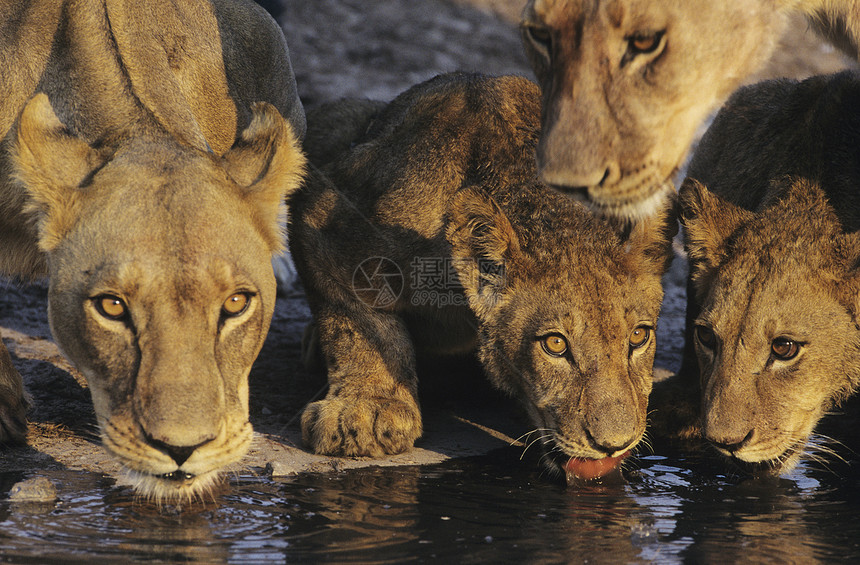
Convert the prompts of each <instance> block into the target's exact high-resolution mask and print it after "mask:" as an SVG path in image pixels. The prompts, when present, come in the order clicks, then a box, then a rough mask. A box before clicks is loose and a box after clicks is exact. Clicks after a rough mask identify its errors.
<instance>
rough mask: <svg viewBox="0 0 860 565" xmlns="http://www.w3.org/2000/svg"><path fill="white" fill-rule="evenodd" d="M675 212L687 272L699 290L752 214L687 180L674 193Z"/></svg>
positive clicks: (691, 180) (700, 185)
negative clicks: (682, 236) (682, 234)
mask: <svg viewBox="0 0 860 565" xmlns="http://www.w3.org/2000/svg"><path fill="white" fill-rule="evenodd" d="M678 210H679V213H680V219H681V224H682V225H683V226H684V230H685V239H686V245H687V253H688V255H689V258H690V272H691V274H692V276H693V281H694V282H695V283H696V285H697V286H698V287H699V288H702V287H704V286H707V283H706V282H705V280H706V279H708V278H710V276H711V274H712V273H713V272H714V271H715V270H716V268H717V267H718V266H719V265H720V264H722V262H723V261H724V260H725V258H726V249H725V244H726V242H727V241H728V239H729V238H730V237H731V235H732V234H733V233H735V231H737V229H738V228H739V227H740V226H741V225H743V224H745V223H747V222H749V221H750V220H752V218H753V217H754V214H753V213H752V212H750V211H748V210H744V209H743V208H740V207H739V206H735V205H734V204H732V203H731V202H729V201H727V200H724V199H722V198H720V197H719V196H717V195H716V194H713V193H712V192H710V191H709V190H708V189H707V188H705V186H704V185H703V184H701V183H700V182H699V181H697V180H693V179H690V178H687V179H685V180H684V183H683V184H682V185H681V188H680V190H679V191H678Z"/></svg>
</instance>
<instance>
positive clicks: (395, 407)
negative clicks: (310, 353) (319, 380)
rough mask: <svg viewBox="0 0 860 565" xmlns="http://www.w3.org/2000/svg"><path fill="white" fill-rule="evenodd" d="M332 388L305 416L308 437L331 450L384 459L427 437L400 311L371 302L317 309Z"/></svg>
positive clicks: (317, 448) (319, 447)
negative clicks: (376, 307) (397, 312)
mask: <svg viewBox="0 0 860 565" xmlns="http://www.w3.org/2000/svg"><path fill="white" fill-rule="evenodd" d="M316 322H317V331H318V332H319V334H318V336H319V344H320V347H321V349H322V353H323V357H324V358H325V361H326V366H327V368H328V379H329V392H328V395H326V397H325V399H323V400H320V401H317V402H313V403H311V404H309V405H308V406H307V408H305V411H304V413H303V414H302V438H303V439H304V442H305V444H307V445H308V447H310V448H311V449H313V451H314V452H316V453H319V454H325V455H340V456H369V457H381V456H384V455H392V454H395V453H401V452H404V451H407V450H409V449H411V448H412V445H413V444H414V443H415V440H416V439H418V438H419V437H420V436H421V411H420V409H419V407H418V398H417V394H418V378H417V375H416V372H415V353H414V347H413V344H412V341H411V339H410V337H409V333H408V331H407V330H406V327H405V326H404V325H403V322H402V321H401V320H400V319H399V317H397V316H396V315H395V314H391V313H388V312H384V311H381V310H378V309H374V308H371V307H369V306H365V305H363V304H362V305H356V306H353V307H336V306H333V305H326V306H324V307H323V308H322V309H321V311H320V312H318V313H317V315H316Z"/></svg>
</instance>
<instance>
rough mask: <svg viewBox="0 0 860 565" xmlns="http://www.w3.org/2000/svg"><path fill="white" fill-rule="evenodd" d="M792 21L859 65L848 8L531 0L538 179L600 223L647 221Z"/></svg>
mask: <svg viewBox="0 0 860 565" xmlns="http://www.w3.org/2000/svg"><path fill="white" fill-rule="evenodd" d="M793 11H799V12H802V13H803V14H805V15H806V16H807V17H808V18H809V19H810V20H811V21H812V22H813V24H814V26H815V27H816V28H817V29H819V30H820V31H822V33H823V34H824V35H826V36H827V37H828V38H830V39H831V40H832V41H833V42H834V43H836V44H837V45H839V46H840V47H842V48H844V49H845V50H846V51H848V52H849V53H850V54H852V55H853V56H855V57H856V56H857V55H858V46H860V42H858V36H860V7H858V5H857V3H856V2H855V1H854V0H683V1H673V2H655V1H654V0H530V1H529V3H528V4H527V6H526V8H525V11H524V13H523V24H522V30H523V39H524V44H525V46H526V51H527V52H528V54H529V56H530V59H531V61H532V66H533V67H534V70H535V73H536V75H537V77H538V81H539V83H540V85H541V88H542V90H543V117H542V126H543V133H542V134H541V140H540V143H539V145H538V149H537V158H538V169H539V171H540V177H541V179H542V180H543V181H544V182H546V183H547V184H550V185H552V186H554V187H556V188H558V189H560V190H562V191H564V192H565V193H568V194H570V195H572V196H575V197H577V198H580V199H582V200H585V201H587V202H588V203H589V204H590V205H591V206H592V207H593V208H594V209H596V210H599V211H601V212H604V213H606V214H609V215H613V216H620V217H626V218H637V217H645V216H647V215H649V214H650V213H652V212H653V211H654V210H655V209H658V208H659V206H660V204H661V202H663V200H664V199H665V197H666V195H667V194H669V193H670V192H671V191H672V189H673V184H672V182H673V181H672V179H673V177H674V175H675V173H676V172H677V170H678V167H679V166H680V165H681V164H682V162H683V160H684V158H685V155H686V153H687V151H688V148H689V146H690V143H691V142H692V140H693V137H694V135H695V133H696V130H697V129H698V128H699V126H700V125H701V123H702V122H703V120H704V119H705V117H706V116H707V115H708V114H709V113H710V112H711V111H712V110H713V108H715V107H716V106H717V105H718V104H719V103H721V102H722V101H723V100H724V99H725V98H726V97H727V96H728V95H729V94H731V93H732V91H734V90H735V88H737V87H738V85H739V84H740V83H741V81H742V80H743V79H745V78H746V77H747V76H749V75H750V74H752V73H753V72H754V71H756V70H757V69H758V67H759V66H760V65H761V64H762V63H763V62H764V61H765V60H766V59H767V58H768V56H769V55H770V53H771V51H772V49H773V47H774V46H775V44H776V42H777V39H778V38H779V36H780V34H781V31H782V28H783V20H784V15H785V14H786V13H788V12H793Z"/></svg>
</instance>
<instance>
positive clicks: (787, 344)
mask: <svg viewBox="0 0 860 565" xmlns="http://www.w3.org/2000/svg"><path fill="white" fill-rule="evenodd" d="M770 350H771V352H772V353H773V356H774V357H776V358H777V359H779V360H780V361H789V360H791V359H794V358H795V357H797V354H798V353H799V352H800V344H799V343H797V342H796V341H793V340H790V339H788V338H787V337H778V338H776V339H775V340H773V341H772V342H771V343H770Z"/></svg>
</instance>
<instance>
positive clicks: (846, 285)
mask: <svg viewBox="0 0 860 565" xmlns="http://www.w3.org/2000/svg"><path fill="white" fill-rule="evenodd" d="M858 109H860V74H858V73H856V72H845V73H841V74H837V75H831V76H826V77H815V78H811V79H808V80H806V81H803V82H795V81H788V80H781V81H772V82H765V83H761V84H758V85H755V86H752V87H747V88H744V89H742V90H740V91H739V92H738V93H737V94H735V95H734V96H732V98H731V99H730V100H729V102H728V104H727V105H726V106H725V107H724V108H723V109H722V110H721V111H720V113H719V114H718V116H717V118H716V121H715V122H714V124H713V125H712V126H711V128H710V129H709V130H708V132H707V134H706V135H705V137H704V138H703V140H702V143H701V145H700V146H699V148H698V150H697V151H696V154H695V156H694V158H693V161H692V164H691V166H690V171H689V175H690V179H688V180H687V181H686V182H685V183H684V185H683V186H682V187H681V191H680V202H681V217H682V221H683V224H684V226H685V228H686V235H687V246H688V251H689V254H690V259H691V276H692V289H693V290H694V295H693V296H691V299H692V300H691V304H690V316H689V320H690V328H689V330H688V334H689V336H688V339H690V340H691V342H692V343H693V344H694V346H695V352H696V354H697V355H698V361H699V366H700V368H701V377H700V379H695V378H691V379H688V381H687V385H688V386H690V388H691V390H700V391H701V397H700V398H701V410H702V420H701V426H702V433H703V435H704V438H705V439H707V440H708V441H710V442H711V444H713V445H714V446H716V447H717V448H718V449H719V450H720V452H722V453H723V454H725V455H726V456H727V457H730V458H732V459H733V460H735V461H738V462H740V463H742V466H745V467H750V468H751V469H752V470H754V471H756V472H768V473H779V472H782V471H785V470H788V469H790V468H791V467H792V465H794V464H795V462H796V461H797V460H798V457H799V456H800V454H801V453H802V452H803V450H804V447H805V446H806V444H807V442H808V440H809V437H810V434H811V433H812V431H813V429H814V427H815V425H816V424H817V423H818V421H819V419H820V418H821V417H822V415H824V414H825V413H826V412H827V410H829V409H830V408H831V407H832V406H833V405H834V404H835V403H837V402H839V401H840V400H842V399H845V398H846V397H847V396H848V395H850V394H851V393H852V392H854V391H855V390H856V389H857V387H858V386H860V357H858V351H860V329H858V328H860V326H859V325H858V324H860V270H858V261H860V232H858V231H857V230H858V229H860V194H858V191H857V187H858V186H860V156H858V153H857V148H858V147H860V110H858ZM692 179H697V180H692ZM699 181H701V183H700V182H699ZM702 183H704V184H702ZM705 186H707V187H708V188H707V189H706V188H705ZM688 376H689V375H688ZM697 381H698V382H697ZM697 384H700V387H699V386H697Z"/></svg>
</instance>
